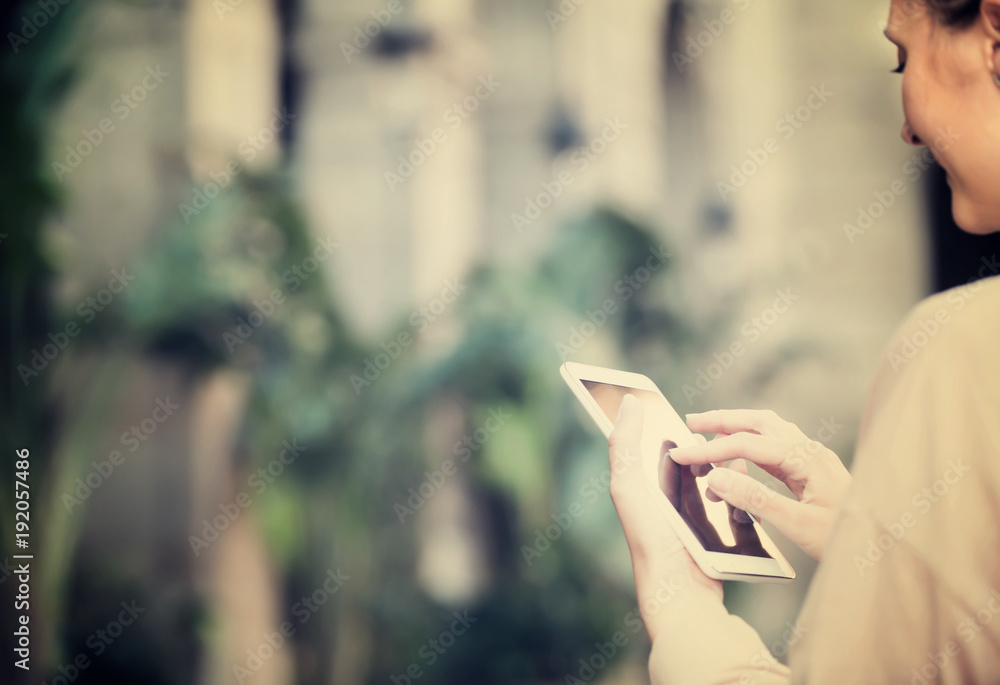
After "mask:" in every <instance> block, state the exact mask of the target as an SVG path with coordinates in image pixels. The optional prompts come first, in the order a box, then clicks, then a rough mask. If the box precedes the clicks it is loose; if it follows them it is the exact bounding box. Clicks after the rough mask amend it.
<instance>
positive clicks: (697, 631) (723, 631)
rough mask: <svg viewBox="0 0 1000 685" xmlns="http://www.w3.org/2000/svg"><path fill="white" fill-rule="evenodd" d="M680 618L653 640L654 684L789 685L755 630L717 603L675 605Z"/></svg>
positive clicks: (784, 670) (786, 673)
mask: <svg viewBox="0 0 1000 685" xmlns="http://www.w3.org/2000/svg"><path fill="white" fill-rule="evenodd" d="M670 609H671V611H677V612H678V613H679V615H680V616H682V617H683V620H682V621H678V623H677V627H676V628H675V629H674V630H671V631H669V632H666V633H664V634H661V635H660V636H658V637H657V639H656V640H655V641H654V642H653V650H652V652H651V653H650V656H649V673H650V680H651V682H652V683H653V685H709V684H711V685H729V684H732V685H737V684H738V685H787V684H788V683H789V682H790V681H789V671H788V669H787V668H786V667H785V666H784V665H782V664H780V663H778V662H777V661H776V660H775V659H774V657H772V656H771V653H770V651H768V649H767V647H765V646H764V643H763V642H762V641H761V639H760V637H759V636H758V635H757V633H756V631H754V629H753V628H751V627H750V626H749V625H747V624H746V623H745V622H744V621H743V619H741V618H739V617H737V616H732V615H730V614H729V613H728V612H727V611H726V609H725V607H723V606H722V605H721V604H720V605H717V606H714V607H711V608H706V607H700V606H699V607H688V606H684V605H683V604H682V605H675V606H671V607H670Z"/></svg>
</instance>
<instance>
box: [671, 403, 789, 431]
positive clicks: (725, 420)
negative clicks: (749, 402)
mask: <svg viewBox="0 0 1000 685" xmlns="http://www.w3.org/2000/svg"><path fill="white" fill-rule="evenodd" d="M687 425H688V428H690V429H691V430H692V431H694V432H697V433H730V434H732V433H748V432H749V433H759V434H760V435H771V436H774V437H794V436H795V434H796V433H798V432H799V430H798V428H796V427H795V425H794V424H791V423H789V422H788V421H785V420H784V419H782V418H781V417H780V416H778V415H777V414H775V413H774V412H773V411H771V410H770V409H715V410H712V411H707V412H703V413H700V414H688V415H687Z"/></svg>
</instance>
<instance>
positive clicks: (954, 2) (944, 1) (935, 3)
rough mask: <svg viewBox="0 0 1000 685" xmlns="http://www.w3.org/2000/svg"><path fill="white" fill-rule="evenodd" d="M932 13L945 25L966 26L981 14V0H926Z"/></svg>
mask: <svg viewBox="0 0 1000 685" xmlns="http://www.w3.org/2000/svg"><path fill="white" fill-rule="evenodd" d="M924 2H926V3H927V7H928V8H929V9H930V11H931V13H932V14H933V15H934V16H935V17H936V18H937V20H938V21H940V22H941V23H942V24H944V25H945V26H952V27H955V28H966V27H968V26H969V25H970V24H972V22H974V21H975V20H976V17H978V16H979V4H980V0H924Z"/></svg>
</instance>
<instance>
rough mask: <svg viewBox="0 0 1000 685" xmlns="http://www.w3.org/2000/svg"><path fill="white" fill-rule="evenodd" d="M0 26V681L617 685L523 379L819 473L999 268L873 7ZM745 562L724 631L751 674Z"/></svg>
mask: <svg viewBox="0 0 1000 685" xmlns="http://www.w3.org/2000/svg"><path fill="white" fill-rule="evenodd" d="M0 7H2V13H3V14H2V19H3V27H4V28H3V33H4V40H3V45H2V46H0V80H2V91H0V140H2V142H0V150H2V159H0V213H2V223H0V261H2V267H0V269H2V270H0V280H2V283H3V291H2V303H0V306H2V309H3V316H4V335H3V336H2V341H0V346H2V348H3V353H4V357H5V363H4V365H3V369H4V371H5V373H7V374H9V376H8V381H7V382H5V383H4V384H3V387H4V394H3V405H2V417H0V421H2V431H0V433H2V436H3V437H2V439H3V448H4V452H3V454H4V466H3V475H2V476H0V481H2V482H3V483H4V484H5V485H4V487H3V489H2V492H0V522H2V530H0V543H2V549H0V559H3V560H4V564H3V566H2V567H0V594H2V595H3V602H2V605H0V618H2V620H3V625H4V630H3V637H2V639H0V642H2V643H3V647H4V650H3V651H4V654H7V655H10V654H12V650H13V648H14V646H15V643H14V637H13V636H12V629H10V630H8V628H9V627H11V626H14V625H15V621H16V620H17V619H16V616H15V613H17V612H14V610H13V603H14V596H15V594H16V592H17V587H16V586H17V585H18V580H17V577H16V576H15V575H13V574H12V568H13V567H14V566H16V564H13V559H12V557H13V555H15V554H17V553H18V551H20V552H22V553H23V552H24V550H17V548H16V547H15V535H14V531H15V527H14V526H15V521H14V512H15V499H14V498H15V494H14V493H15V485H14V481H15V465H14V464H15V461H14V460H15V457H14V456H13V455H14V453H15V450H22V449H28V450H30V458H29V461H30V476H28V478H29V482H30V488H31V489H30V493H31V498H30V503H31V505H30V506H31V509H30V513H31V528H30V532H31V536H30V547H29V548H28V552H30V553H31V554H33V556H34V560H33V561H32V576H31V598H30V599H31V601H30V618H31V622H30V626H31V636H32V637H31V640H32V642H31V662H30V663H31V671H30V673H28V674H25V673H23V672H21V671H19V670H17V669H13V668H11V663H10V661H13V659H10V660H9V661H5V663H4V664H3V668H4V669H9V670H10V674H11V675H10V676H9V677H5V678H4V682H25V683H29V682H30V683H40V682H45V683H47V684H49V685H54V684H57V683H58V684H65V683H125V682H142V683H152V684H159V683H163V684H173V683H177V684H181V683H184V684H188V683H205V684H213V683H238V684H242V683H267V684H269V685H285V684H289V685H290V684H293V683H294V684H302V685H306V684H308V685H320V684H326V683H336V684H337V685H361V684H368V683H397V684H402V683H406V684H407V685H409V684H411V683H442V684H446V685H447V684H453V683H454V684H458V683H478V684H494V683H495V684H506V683H525V684H543V683H564V682H600V683H644V682H648V676H647V674H646V671H645V661H646V658H647V655H648V649H649V645H648V642H647V639H646V637H645V634H644V631H643V630H642V629H641V627H640V626H639V624H638V623H637V620H636V617H637V613H636V611H635V610H636V607H635V595H634V589H633V585H632V578H631V569H630V565H629V559H628V553H627V549H626V547H625V545H624V541H623V538H622V535H621V530H620V526H619V524H618V521H617V519H616V517H615V513H614V509H613V507H612V505H611V503H610V499H609V497H608V496H607V480H606V478H607V468H608V463H607V445H606V442H605V441H604V439H603V438H602V437H601V436H600V435H599V434H598V433H597V432H596V430H590V427H589V425H588V424H589V420H587V419H586V417H585V415H583V414H582V412H581V411H580V410H579V409H578V408H577V407H576V406H575V399H573V398H572V396H571V395H570V393H569V392H568V391H567V389H566V388H565V386H564V384H563V381H562V380H561V379H560V377H559V374H558V367H559V365H560V364H561V363H562V362H563V361H565V360H567V359H572V360H575V361H581V362H586V363H593V364H599V365H604V366H614V367H618V368H623V369H628V370H632V371H636V372H640V373H644V374H647V375H649V376H650V377H652V378H653V379H654V380H655V381H656V382H657V383H658V385H659V386H660V387H661V389H662V390H663V392H664V393H665V394H666V395H667V397H668V398H669V399H670V400H671V401H672V402H673V403H674V405H675V407H676V408H677V409H678V411H680V412H682V413H684V412H687V411H698V410H705V409H710V408H718V407H754V408H770V409H774V410H775V411H777V412H778V413H779V414H781V415H782V416H783V417H784V418H786V419H788V420H790V421H793V422H795V423H796V424H797V425H799V426H800V427H801V428H802V430H803V431H804V432H805V433H806V434H807V435H809V436H810V437H814V438H817V439H822V440H824V441H826V443H827V446H828V447H830V448H831V449H833V450H834V451H836V452H837V453H838V454H839V455H840V456H841V457H842V458H843V459H844V460H845V461H846V462H848V463H849V462H850V459H851V455H852V449H853V444H854V441H855V437H856V434H857V429H858V421H859V417H860V414H861V412H862V410H863V407H864V404H865V393H866V390H867V387H868V385H869V383H870V382H871V378H872V375H873V372H874V369H875V365H876V362H877V360H878V355H879V352H880V350H881V348H882V347H883V345H885V344H886V342H887V341H888V340H889V338H890V336H891V335H892V331H893V329H894V328H895V326H896V325H897V323H898V322H899V321H900V320H901V318H902V317H903V315H904V314H905V312H906V311H907V309H908V308H909V307H910V306H912V304H913V303H914V302H916V301H917V300H919V299H920V298H921V297H923V296H924V295H926V294H927V293H929V292H932V291H934V290H939V289H942V288H944V287H950V286H954V285H961V284H965V283H968V282H970V281H972V280H975V279H976V278H979V277H982V276H986V275H992V274H993V273H996V270H997V267H996V257H995V255H996V253H997V243H996V241H995V240H994V241H990V240H985V239H972V238H968V237H965V236H964V235H962V234H959V233H958V232H957V229H956V228H955V227H954V226H953V225H951V223H950V217H949V212H948V196H947V188H946V186H945V185H944V183H943V181H942V180H941V178H940V176H939V173H938V171H937V169H936V168H935V167H934V166H933V164H932V162H931V160H930V157H929V155H927V154H925V153H924V151H923V150H921V149H915V148H908V147H907V146H905V145H904V144H903V143H902V142H901V140H900V138H899V128H900V125H901V123H902V114H901V111H900V106H899V92H898V89H899V82H898V77H897V76H893V75H891V74H889V71H890V70H891V69H893V68H894V67H895V66H896V55H895V50H894V48H892V47H891V46H890V45H889V43H888V42H887V41H885V40H884V38H883V37H882V36H881V31H882V29H883V28H884V23H885V18H886V16H887V11H888V3H887V2H882V1H879V2H872V1H870V0H850V1H848V2H841V3H830V2H820V1H819V0H770V1H769V2H756V1H752V0H715V1H711V2H709V1H701V0H632V1H631V2H627V3H612V2H607V1H606V0H547V1H546V0H505V1H503V2H501V1H499V0H495V1H493V0H90V1H88V2H86V3H85V2H83V1H82V0H80V1H74V0H31V1H29V2H20V1H15V0H7V1H4V2H2V3H0ZM941 135H943V136H948V135H954V136H958V135H961V132H949V131H945V132H941ZM734 350H738V352H735V353H734ZM18 468H20V467H18ZM761 477H764V476H761ZM772 534H773V535H774V537H775V539H776V541H777V543H778V545H779V546H780V547H781V548H782V550H783V551H784V552H785V553H786V554H787V555H788V557H789V559H790V561H791V562H792V564H793V565H794V566H795V567H796V569H797V570H798V573H799V576H798V578H797V580H796V581H795V582H794V583H792V584H791V585H786V586H769V585H746V584H728V586H727V592H726V595H727V596H726V601H727V604H728V605H729V607H730V609H731V610H732V611H734V612H737V613H739V614H740V615H741V616H743V617H744V618H745V619H746V620H747V621H748V622H749V623H750V624H751V625H753V626H754V627H755V628H757V629H758V630H759V631H760V633H761V635H762V636H763V638H764V640H765V643H767V644H768V645H770V646H771V649H772V651H773V652H774V653H775V655H776V656H778V657H779V658H782V657H784V655H785V653H786V652H787V650H788V648H789V646H790V645H791V643H793V642H794V640H795V632H794V630H793V628H792V622H793V621H794V618H795V615H796V612H797V610H798V607H799V605H800V603H801V600H802V597H803V595H804V593H805V591H806V589H807V587H808V583H809V579H810V576H811V573H812V568H813V565H812V563H811V562H810V561H809V560H808V559H806V558H805V557H804V556H803V555H802V554H801V553H799V552H798V551H797V550H796V549H795V548H794V546H793V545H791V543H789V542H788V541H787V540H785V539H784V538H782V537H781V536H780V535H778V534H777V533H774V532H773V531H772ZM618 634H620V635H622V636H624V640H622V639H620V638H619V639H618V641H617V642H615V641H614V640H615V636H616V635H618Z"/></svg>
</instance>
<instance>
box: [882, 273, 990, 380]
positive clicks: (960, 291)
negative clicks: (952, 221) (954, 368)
mask: <svg viewBox="0 0 1000 685" xmlns="http://www.w3.org/2000/svg"><path fill="white" fill-rule="evenodd" d="M998 341H1000V276H993V277H990V278H985V279H982V280H979V281H974V282H970V283H967V284H965V285H961V286H957V287H955V288H951V289H949V290H945V291H944V292H940V293H937V294H935V295H932V296H930V297H928V298H926V299H925V300H923V301H921V302H919V303H918V304H917V305H916V306H914V307H913V309H911V310H910V313H909V314H908V315H907V316H906V318H905V319H904V320H903V322H902V323H901V324H900V326H899V327H898V328H897V329H896V332H895V333H894V334H893V336H892V338H891V339H890V340H889V343H888V345H887V346H886V349H885V353H884V355H883V357H884V358H883V363H884V364H887V365H888V366H889V367H890V368H891V370H892V371H895V372H899V371H901V370H902V369H903V368H904V367H907V366H910V365H911V364H912V363H913V362H915V361H918V360H920V359H921V358H941V357H947V358H949V359H950V360H951V361H952V362H953V363H954V362H958V363H961V361H962V359H964V360H965V361H969V362H972V361H976V362H978V361H981V360H982V359H983V358H984V357H987V356H988V357H989V358H991V359H996V363H997V364H998V365H1000V344H998ZM957 354H961V355H963V357H962V359H959V358H956V357H955V355H957ZM928 361H929V359H928Z"/></svg>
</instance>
